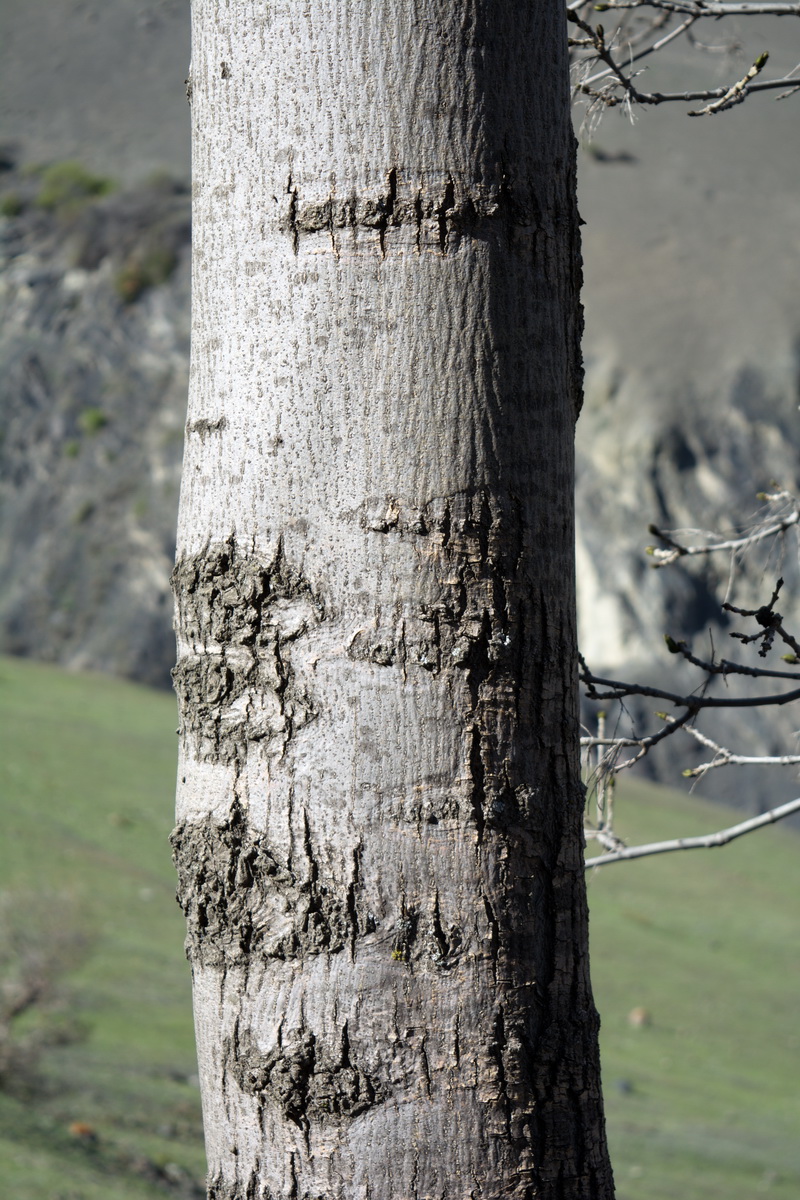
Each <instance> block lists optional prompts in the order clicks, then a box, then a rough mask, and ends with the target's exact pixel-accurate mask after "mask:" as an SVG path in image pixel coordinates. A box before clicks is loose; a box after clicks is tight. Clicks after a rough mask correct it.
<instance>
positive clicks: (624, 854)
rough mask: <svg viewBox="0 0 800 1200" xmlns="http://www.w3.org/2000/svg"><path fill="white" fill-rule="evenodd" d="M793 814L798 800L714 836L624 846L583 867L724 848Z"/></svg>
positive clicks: (712, 834) (592, 860)
mask: <svg viewBox="0 0 800 1200" xmlns="http://www.w3.org/2000/svg"><path fill="white" fill-rule="evenodd" d="M795 812H800V799H798V800H790V801H789V802H788V803H787V804H781V805H779V806H778V808H773V809H770V811H769V812H766V813H762V814H761V816H759V817H751V818H750V819H749V820H747V821H742V822H740V823H739V824H738V825H731V826H730V827H729V828H728V829H720V830H719V831H718V832H717V833H709V834H705V835H703V836H701V837H690V838H673V839H672V840H671V841H668V842H650V843H649V844H647V845H643V846H626V847H625V848H624V849H622V850H611V851H609V853H608V854H600V855H598V856H597V857H596V858H587V859H586V861H585V863H584V866H585V868H586V869H587V870H588V869H589V868H590V867H604V866H607V865H608V864H609V863H614V862H625V861H628V860H630V859H633V858H647V857H649V856H650V855H652V854H669V853H670V852H672V851H673V850H711V849H713V848H714V847H715V846H726V845H727V844H728V842H733V841H735V839H736V838H740V837H742V836H743V835H744V834H746V833H752V832H753V830H755V829H761V828H762V827H763V826H764V825H773V824H774V823H775V822H776V821H781V820H783V818H784V817H788V816H790V815H791V814H792V813H795Z"/></svg>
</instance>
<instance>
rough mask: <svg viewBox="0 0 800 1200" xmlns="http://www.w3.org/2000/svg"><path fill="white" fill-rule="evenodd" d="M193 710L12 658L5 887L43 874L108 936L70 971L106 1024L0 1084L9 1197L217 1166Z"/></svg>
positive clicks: (136, 1199)
mask: <svg viewBox="0 0 800 1200" xmlns="http://www.w3.org/2000/svg"><path fill="white" fill-rule="evenodd" d="M175 724H176V720H175V704H174V701H173V700H172V698H171V697H170V696H169V695H168V694H166V693H158V692H154V691H149V690H147V689H144V688H139V687H136V686H135V685H132V684H129V683H121V682H118V681H116V680H113V679H109V678H105V677H102V676H87V675H70V674H67V673H65V672H63V671H60V670H57V669H55V668H50V667H45V666H41V665H38V664H35V663H30V662H26V661H22V660H19V659H0V804H1V805H2V831H3V836H2V838H0V879H2V887H3V890H4V891H11V892H15V893H19V894H21V895H22V896H23V898H25V897H26V896H27V895H29V894H30V893H31V892H32V891H33V889H35V888H36V887H37V885H38V883H40V882H41V884H42V885H43V886H44V887H45V888H46V890H47V893H48V896H49V899H50V901H51V905H52V920H53V921H55V922H63V923H64V924H65V927H66V928H65V932H69V928H68V927H69V925H71V924H77V925H78V926H80V928H81V930H85V931H86V932H87V933H88V935H89V937H90V939H91V950H90V954H89V956H88V958H86V960H85V961H84V962H83V964H82V965H81V966H80V967H79V968H78V969H77V970H76V971H75V972H74V973H73V974H72V976H71V980H70V983H71V990H72V995H73V997H74V1004H75V1007H76V1009H77V1013H78V1016H79V1019H80V1020H81V1021H82V1022H83V1024H84V1025H85V1027H86V1029H87V1031H88V1036H87V1037H86V1039H85V1040H84V1041H82V1042H80V1043H78V1044H74V1045H70V1046H64V1047H61V1048H58V1049H56V1050H54V1051H50V1052H48V1053H47V1055H46V1059H45V1061H44V1062H43V1064H42V1068H43V1079H42V1080H41V1081H40V1083H39V1086H38V1088H37V1089H36V1091H35V1092H34V1093H33V1095H32V1097H31V1098H30V1099H27V1100H26V1098H25V1097H24V1096H23V1097H21V1098H19V1097H17V1096H9V1095H7V1094H3V1093H0V1179H1V1180H2V1181H3V1185H2V1187H1V1188H0V1193H2V1195H3V1196H4V1197H5V1196H7V1197H9V1200H12V1198H13V1200H56V1198H58V1200H140V1198H144V1197H148V1198H149V1200H153V1197H157V1196H159V1195H169V1194H170V1193H171V1194H172V1195H180V1194H181V1193H182V1192H183V1193H184V1194H187V1193H190V1192H191V1188H190V1187H189V1185H188V1181H187V1174H188V1175H189V1176H194V1177H196V1178H198V1179H201V1178H202V1177H203V1173H204V1165H203V1153H202V1142H201V1131H200V1103H199V1093H198V1090H197V1086H196V1081H195V1080H194V1079H193V1076H194V1072H195V1069H196V1068H195V1059H194V1047H193V1041H192V1021H191V1000H190V978H189V968H188V964H187V963H186V961H185V959H184V956H183V950H182V943H183V918H182V916H181V914H180V911H179V910H178V908H177V905H176V904H175V900H174V892H175V886H174V880H173V873H172V864H171V862H170V852H169V845H168V843H167V836H168V834H169V831H170V829H171V827H172V804H173V795H172V793H173V787H174V773H175V767H174V757H175V743H176V738H175V733H174V730H175ZM23 902H24V901H23ZM76 1122H77V1123H83V1124H86V1125H89V1126H91V1128H92V1129H93V1130H94V1131H95V1133H96V1137H97V1140H96V1142H93V1141H92V1140H90V1139H88V1140H87V1139H85V1138H80V1137H76V1136H74V1135H71V1134H70V1132H69V1126H70V1125H71V1124H73V1123H76ZM171 1181H172V1182H171Z"/></svg>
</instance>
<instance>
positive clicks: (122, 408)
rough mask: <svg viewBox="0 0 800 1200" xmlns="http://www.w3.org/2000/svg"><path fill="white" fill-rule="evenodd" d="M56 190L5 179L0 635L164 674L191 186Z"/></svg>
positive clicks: (170, 650)
mask: <svg viewBox="0 0 800 1200" xmlns="http://www.w3.org/2000/svg"><path fill="white" fill-rule="evenodd" d="M71 170H72V169H71ZM72 176H73V184H74V177H75V176H77V177H78V179H80V178H81V176H80V173H79V172H77V171H76V170H72ZM83 178H84V182H83V185H82V186H83V191H84V193H85V192H86V190H87V188H88V185H87V183H86V180H87V179H88V180H91V177H90V176H85V177H83ZM47 186H48V185H47V173H45V174H44V175H42V174H35V175H30V174H28V175H21V174H20V173H19V172H16V171H14V170H8V169H6V170H5V171H4V172H3V173H2V175H0V206H4V210H5V212H6V214H11V215H6V216H5V217H3V218H0V256H1V257H0V429H2V440H1V441H0V647H1V648H2V650H4V651H5V652H10V653H13V654H26V655H32V656H34V657H36V658H42V659H47V660H50V661H57V662H63V663H65V664H67V665H70V666H75V667H95V668H99V669H101V670H106V671H112V672H117V673H120V674H123V675H128V676H131V677H133V678H135V679H139V680H142V681H144V682H147V683H153V684H159V685H162V686H164V685H166V684H167V683H168V681H169V668H170V666H171V663H172V660H173V655H174V643H173V637H172V630H171V597H170V592H169V574H170V570H171V566H172V558H173V553H174V529H175V515H176V511H177V498H178V486H179V479H180V462H181V451H182V439H183V423H184V410H185V399H186V388H187V376H188V336H189V331H188V315H189V289H188V280H189V266H188V240H189V208H188V197H187V195H186V191H185V188H183V187H182V186H176V185H175V184H173V183H171V182H169V181H168V180H167V179H164V178H161V179H155V180H153V181H151V183H150V184H148V185H144V186H141V187H139V188H137V189H135V190H128V191H120V192H117V193H113V194H111V195H108V196H106V197H103V198H99V199H95V198H91V197H90V196H87V195H85V194H83V195H81V194H78V195H77V196H76V195H72V196H69V195H67V196H66V198H65V197H64V196H63V195H61V194H60V195H61V198H60V201H59V202H58V203H54V204H44V203H43V202H42V197H43V196H44V199H45V200H46V199H47V193H46V188H47ZM67 190H69V189H67ZM73 191H74V188H73ZM80 191H81V188H80V187H79V188H78V192H79V193H80ZM62 192H63V188H62ZM16 210H18V211H16Z"/></svg>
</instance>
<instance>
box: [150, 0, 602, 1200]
mask: <svg viewBox="0 0 800 1200" xmlns="http://www.w3.org/2000/svg"><path fill="white" fill-rule="evenodd" d="M563 7H564V6H563V0H537V2H536V3H531V2H530V0H525V2H524V3H522V2H521V0H403V2H401V0H347V2H344V0H314V2H313V3H302V2H300V0H272V2H270V3H267V2H266V0H236V2H234V0H193V4H192V9H193V52H192V56H193V63H192V81H191V93H192V107H193V125H194V238H195V251H194V293H193V294H194V301H193V303H194V316H193V332H192V366H191V394H190V409H189V418H188V423H187V445H186V459H185V470H184V483H183V493H182V502H181V518H180V529H179V545H178V559H177V566H176V569H175V576H174V583H175V593H176V602H177V633H178V648H179V656H178V665H177V668H176V671H175V680H176V687H177V691H178V696H179V701H180V709H181V759H180V770H179V786H178V800H177V812H178V826H177V829H176V831H175V834H174V845H175V856H176V862H177V866H178V871H179V880H180V882H179V898H180V901H181V904H182V906H183V908H184V910H185V913H186V917H187V921H188V930H189V933H188V942H187V946H188V953H189V957H190V959H191V962H192V966H193V974H194V994H195V1015H196V1025H197V1034H198V1046H199V1060H200V1074H201V1081H202V1088H203V1105H204V1114H205V1124H206V1134H207V1146H208V1157H209V1194H210V1196H211V1197H213V1198H214V1200H245V1198H246V1200H256V1198H257V1200H422V1198H425V1200H467V1198H468V1197H471V1198H473V1200H495V1198H496V1200H500V1198H501V1197H502V1198H503V1200H531V1198H533V1197H547V1198H548V1200H554V1198H556V1197H559V1198H561V1197H563V1198H567V1197H569V1198H577V1197H586V1198H600V1197H603V1198H606V1197H609V1196H610V1195H611V1194H612V1185H611V1176H610V1170H609V1167H608V1163H607V1156H606V1150H605V1138H604V1129H603V1116H602V1104H601V1098H600V1086H599V1066H598V1051H597V1028H598V1021H597V1016H596V1013H595V1010H594V1006H593V1003H592V998H591V991H590V985H589V978H588V964H587V923H586V906H585V895H584V883H583V871H582V855H583V844H582V833H581V814H582V802H583V798H582V789H581V785H580V778H579V768H578V755H577V749H576V747H577V740H576V739H577V724H576V671H575V645H574V640H575V635H574V627H575V618H574V596H573V516H572V482H573V480H572V476H573V469H572V442H573V425H574V420H575V416H576V411H577V407H578V404H579V397H580V365H579V363H580V359H579V346H578V342H579V336H580V307H579V298H578V292H579V285H580V258H579V247H578V232H577V226H578V219H577V213H576V209H575V176H574V152H573V137H572V132H571V127H570V122H569V96H568V77H567V63H566V32H565V28H564V11H563Z"/></svg>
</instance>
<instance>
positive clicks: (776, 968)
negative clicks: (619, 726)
mask: <svg viewBox="0 0 800 1200" xmlns="http://www.w3.org/2000/svg"><path fill="white" fill-rule="evenodd" d="M618 809H619V814H620V816H619V827H620V828H619V831H620V833H621V834H622V836H624V837H625V839H626V841H628V842H629V843H630V844H633V843H635V842H641V841H652V840H656V839H661V838H667V837H673V836H677V835H679V834H685V835H691V834H696V833H707V832H711V831H712V830H714V829H719V828H722V827H724V826H725V825H727V824H733V823H734V821H735V820H736V819H737V818H736V817H732V816H731V814H730V813H728V812H726V811H725V810H721V809H719V808H717V807H714V806H712V805H709V804H703V803H702V802H700V801H698V800H695V799H692V798H689V797H687V796H683V795H679V794H676V793H672V792H667V791H665V790H663V789H661V788H655V787H647V786H646V785H638V786H630V785H629V786H628V788H627V790H626V791H624V792H623V794H622V797H621V800H620V802H619V805H618ZM798 867H800V840H799V839H798V838H797V835H796V834H794V833H792V832H790V831H788V830H786V829H768V830H764V831H760V832H757V833H754V834H752V835H751V836H749V837H746V838H743V839H742V840H741V841H738V842H735V843H733V844H731V845H729V846H726V847H724V848H721V849H715V850H695V851H691V852H685V853H680V854H672V855H665V856H663V857H661V858H651V859H644V860H640V861H638V862H630V863H615V864H613V865H610V866H608V867H605V868H600V869H599V870H597V871H595V872H594V873H593V874H592V875H590V877H589V897H590V906H591V937H592V972H593V978H594V985H595V993H596V999H597V1004H598V1007H599V1009H600V1012H601V1015H602V1020H603V1033H602V1052H603V1077H604V1082H605V1094H606V1109H607V1114H608V1127H609V1137H610V1142H611V1150H612V1157H613V1160H614V1164H615V1170H616V1175H617V1187H618V1196H619V1198H620V1200H667V1198H669V1200H673V1198H674V1200H679V1198H682V1197H688V1198H690V1200H711V1198H712V1197H714V1198H716V1197H720V1198H722V1197H725V1198H726V1200H738V1198H739V1197H741V1198H742V1200H745V1197H746V1198H748V1200H751V1198H753V1197H756V1196H760V1195H762V1194H764V1195H769V1196H770V1197H774V1198H776V1200H777V1198H779V1197H780V1198H783V1197H785V1198H786V1200H789V1198H790V1197H791V1198H792V1200H796V1198H797V1197H798V1196H800V1137H798V1130H800V1087H798V1060H800V1025H799V1024H798V1015H800V894H798V887H797V884H798ZM639 1006H641V1007H644V1008H646V1009H647V1010H648V1011H649V1013H650V1014H651V1024H650V1025H647V1026H644V1027H642V1028H634V1027H632V1026H631V1025H630V1023H629V1021H628V1014H629V1013H630V1011H631V1010H632V1009H633V1008H635V1007H639Z"/></svg>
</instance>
